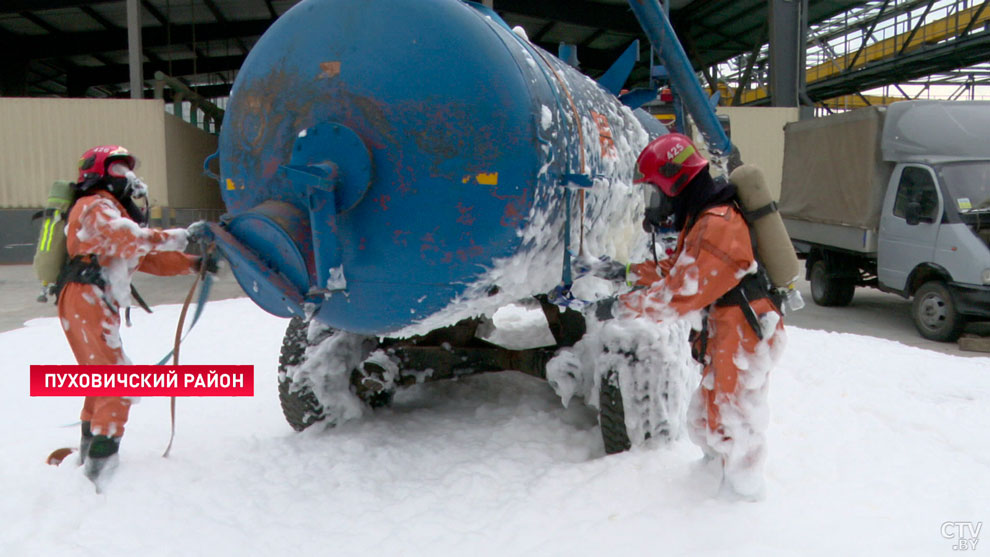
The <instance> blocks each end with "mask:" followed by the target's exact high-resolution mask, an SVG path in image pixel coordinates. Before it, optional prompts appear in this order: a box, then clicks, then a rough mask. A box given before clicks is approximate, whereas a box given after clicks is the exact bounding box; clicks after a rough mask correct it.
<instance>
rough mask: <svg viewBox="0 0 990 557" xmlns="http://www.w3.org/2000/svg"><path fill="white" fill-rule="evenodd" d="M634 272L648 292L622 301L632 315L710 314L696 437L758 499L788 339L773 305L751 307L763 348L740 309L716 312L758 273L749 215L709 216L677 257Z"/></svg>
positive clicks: (685, 235) (719, 209)
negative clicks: (771, 406) (772, 382)
mask: <svg viewBox="0 0 990 557" xmlns="http://www.w3.org/2000/svg"><path fill="white" fill-rule="evenodd" d="M631 270H632V272H633V274H635V275H636V278H637V283H638V284H640V285H642V286H647V288H646V289H641V290H634V291H632V292H629V293H628V294H625V295H624V296H623V297H622V298H621V301H622V302H623V304H622V305H623V306H624V311H625V312H628V313H632V314H634V315H637V316H645V317H648V318H652V319H654V320H657V321H664V320H673V319H678V318H681V317H683V316H685V315H687V314H689V313H691V312H695V311H699V310H704V309H706V308H707V309H708V312H709V313H708V342H707V347H706V353H705V356H706V358H705V364H704V370H703V373H702V380H701V384H700V385H699V387H698V390H697V392H696V394H695V397H694V400H692V403H691V409H690V410H689V433H690V435H691V438H692V440H693V441H695V442H696V443H698V444H699V445H701V447H702V449H703V450H704V451H705V454H706V455H707V456H709V457H714V456H721V457H722V459H723V464H724V467H725V468H724V470H725V476H724V477H725V480H726V481H728V482H729V483H730V484H732V485H730V487H731V488H732V489H733V490H734V491H736V492H738V493H741V494H744V495H757V494H758V492H761V491H762V464H763V461H764V459H765V452H766V448H765V437H764V432H765V431H766V427H767V421H768V416H767V412H766V393H767V374H768V373H769V370H770V367H771V366H772V365H773V361H774V360H775V359H776V354H777V353H778V351H779V348H782V347H783V342H782V340H783V338H784V335H783V321H782V320H781V319H780V317H781V313H780V310H779V309H778V308H777V307H775V306H774V304H773V303H772V302H771V301H770V299H769V298H763V299H757V300H753V301H752V302H751V303H750V306H751V307H752V308H753V310H754V311H755V313H756V315H757V316H759V317H760V321H761V324H763V327H762V329H763V333H764V340H763V341H761V340H759V338H758V337H757V336H756V333H755V332H754V331H753V328H752V327H751V326H750V324H749V323H748V322H747V321H746V319H745V317H744V316H743V312H742V310H741V309H740V308H739V307H738V306H733V305H729V306H721V305H715V301H716V300H718V299H719V298H720V297H722V296H723V295H724V294H726V293H727V292H728V291H729V290H731V289H732V288H734V287H735V286H736V285H738V284H739V282H740V280H741V279H742V278H743V277H744V276H745V275H746V274H748V273H752V272H755V270H756V263H755V260H754V257H753V246H752V243H751V241H750V232H749V228H748V226H747V224H746V222H745V220H743V216H742V214H740V213H739V211H738V210H737V209H736V208H735V207H733V206H729V205H718V206H715V207H711V208H708V209H707V210H705V211H703V212H702V213H701V214H700V215H699V216H698V218H697V219H696V221H695V222H694V224H693V225H689V226H687V227H685V230H683V231H682V232H681V234H680V237H679V238H678V246H677V250H676V252H675V254H674V255H673V257H671V258H670V259H667V260H664V261H662V262H661V263H660V264H659V265H657V264H655V263H652V262H648V263H643V264H639V265H636V266H634V267H633V268H632V269H631Z"/></svg>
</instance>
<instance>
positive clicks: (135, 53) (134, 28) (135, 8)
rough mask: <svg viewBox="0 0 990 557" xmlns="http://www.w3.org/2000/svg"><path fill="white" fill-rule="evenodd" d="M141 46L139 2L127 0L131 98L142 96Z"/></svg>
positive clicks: (142, 66) (142, 60)
mask: <svg viewBox="0 0 990 557" xmlns="http://www.w3.org/2000/svg"><path fill="white" fill-rule="evenodd" d="M141 51H142V48H141V4H140V3H139V2H138V0H127V63H128V65H129V66H130V70H131V71H130V77H131V80H130V81H131V98H132V99H142V98H144V56H143V55H142V52H141Z"/></svg>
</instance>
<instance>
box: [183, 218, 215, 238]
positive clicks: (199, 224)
mask: <svg viewBox="0 0 990 557" xmlns="http://www.w3.org/2000/svg"><path fill="white" fill-rule="evenodd" d="M186 233H187V234H188V235H189V241H190V242H198V241H200V240H205V239H207V238H209V237H210V227H209V225H207V224H206V221H205V220H199V221H196V222H194V223H192V224H190V225H189V226H188V227H186Z"/></svg>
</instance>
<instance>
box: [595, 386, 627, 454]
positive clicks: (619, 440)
mask: <svg viewBox="0 0 990 557" xmlns="http://www.w3.org/2000/svg"><path fill="white" fill-rule="evenodd" d="M598 422H599V424H600V425H601V428H602V441H603V442H604V443H605V454H616V453H621V452H623V451H628V450H629V449H630V448H631V447H632V442H631V441H630V440H629V433H628V432H627V431H626V412H625V408H624V407H623V404H622V391H621V390H620V389H619V373H618V372H617V371H615V370H614V369H613V370H609V371H608V372H606V373H605V375H604V376H603V377H602V384H601V386H600V388H599V389H598Z"/></svg>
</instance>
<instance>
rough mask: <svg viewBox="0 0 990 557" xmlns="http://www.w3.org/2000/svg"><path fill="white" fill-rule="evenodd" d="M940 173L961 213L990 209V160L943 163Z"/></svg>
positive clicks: (950, 200)
mask: <svg viewBox="0 0 990 557" xmlns="http://www.w3.org/2000/svg"><path fill="white" fill-rule="evenodd" d="M939 173H940V174H941V175H942V179H943V180H944V181H945V187H946V189H947V190H948V194H949V197H950V199H949V202H950V203H953V204H954V205H955V207H956V209H957V210H958V211H959V212H960V213H969V212H973V211H990V161H977V162H954V163H949V164H943V165H941V167H939Z"/></svg>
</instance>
